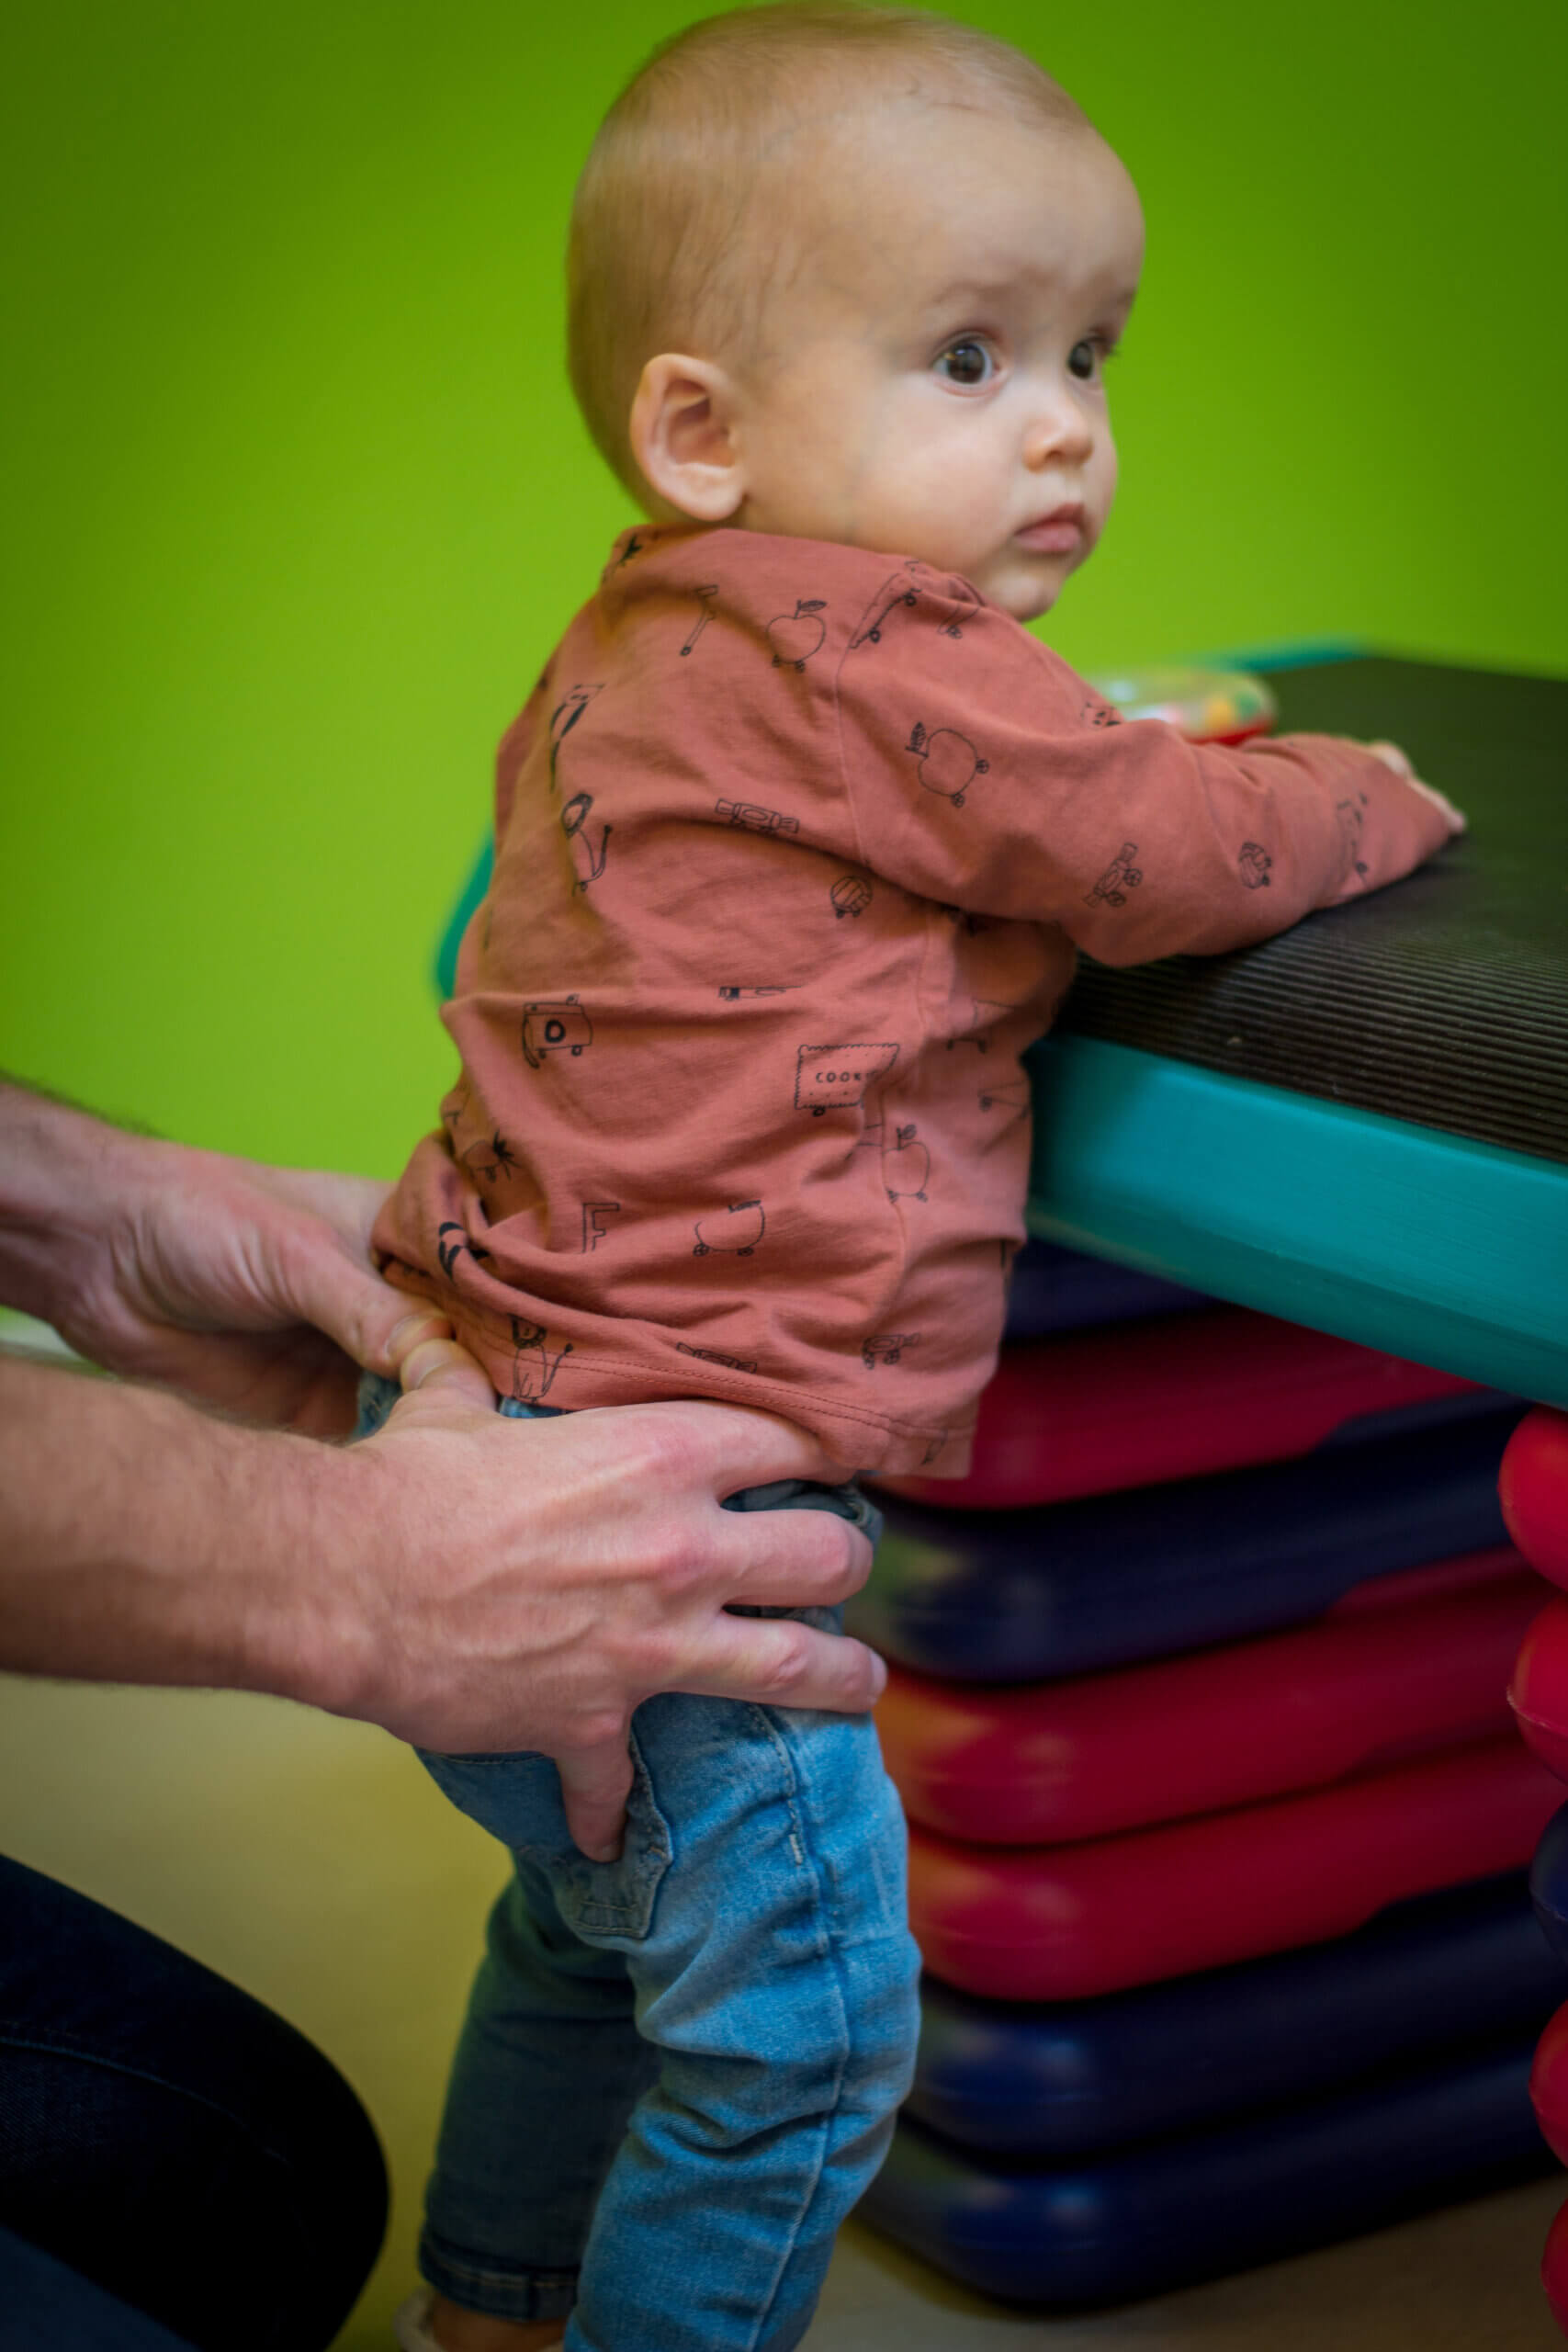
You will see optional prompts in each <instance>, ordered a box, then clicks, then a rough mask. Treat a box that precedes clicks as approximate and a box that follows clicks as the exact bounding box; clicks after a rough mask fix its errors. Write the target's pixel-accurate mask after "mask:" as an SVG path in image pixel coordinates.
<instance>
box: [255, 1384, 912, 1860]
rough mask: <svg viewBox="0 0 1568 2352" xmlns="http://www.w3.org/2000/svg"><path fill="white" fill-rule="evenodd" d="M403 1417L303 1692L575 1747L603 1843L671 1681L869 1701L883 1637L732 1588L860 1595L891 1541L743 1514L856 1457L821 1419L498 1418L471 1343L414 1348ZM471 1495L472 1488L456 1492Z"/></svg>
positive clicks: (564, 1756)
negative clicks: (760, 1607) (758, 1498)
mask: <svg viewBox="0 0 1568 2352" xmlns="http://www.w3.org/2000/svg"><path fill="white" fill-rule="evenodd" d="M403 1377H404V1380H405V1382H406V1383H409V1384H411V1385H412V1384H417V1385H412V1393H410V1394H408V1395H406V1396H405V1397H403V1398H402V1399H401V1401H400V1403H399V1405H398V1406H397V1407H396V1408H395V1409H394V1411H393V1412H392V1414H391V1416H390V1418H389V1420H388V1421H387V1423H386V1425H385V1427H384V1428H383V1429H382V1430H381V1431H380V1432H379V1433H378V1435H377V1436H376V1437H374V1438H371V1439H368V1440H367V1442H365V1443H364V1444H362V1445H359V1446H356V1447H355V1448H354V1449H353V1452H352V1453H351V1454H348V1455H345V1456H344V1457H342V1459H343V1460H344V1465H345V1467H348V1466H352V1468H353V1471H354V1473H355V1477H356V1478H358V1479H359V1480H360V1482H361V1485H362V1491H363V1493H364V1494H365V1495H366V1496H367V1498H368V1499H367V1501H366V1502H364V1503H362V1504H361V1505H360V1506H359V1507H358V1517H359V1521H360V1524H361V1525H362V1526H370V1525H374V1527H375V1529H376V1530H377V1537H376V1541H375V1544H374V1545H373V1547H372V1549H371V1551H370V1554H369V1555H368V1556H367V1559H366V1563H365V1572H364V1575H363V1577H362V1579H361V1581H360V1582H359V1583H358V1585H357V1586H356V1587H355V1589H354V1591H353V1592H352V1593H347V1592H344V1594H343V1595H341V1596H340V1597H341V1598H344V1599H347V1600H350V1602H351V1604H352V1606H351V1610H350V1612H349V1616H348V1622H347V1623H346V1624H345V1625H344V1626H342V1627H341V1628H340V1630H339V1631H338V1632H337V1633H336V1634H335V1635H334V1637H333V1639H332V1641H331V1642H330V1643H329V1644H327V1645H325V1646H324V1647H323V1648H322V1649H321V1652H320V1653H319V1671H320V1673H321V1678H322V1679H321V1680H320V1681H318V1682H314V1683H313V1684H312V1685H311V1686H310V1687H308V1688H307V1689H306V1690H305V1691H302V1692H301V1694H300V1695H304V1696H310V1697H314V1698H315V1699H316V1700H317V1702H318V1703H320V1704H321V1705H324V1706H327V1707H329V1708H331V1709H333V1711H335V1712H337V1713H347V1714H353V1715H360V1716H364V1717H366V1718H367V1719H368V1720H369V1721H371V1722H373V1723H378V1724H383V1725H384V1726H385V1727H386V1728H387V1729H388V1730H389V1731H391V1732H394V1733H396V1735H397V1736H399V1737H400V1738H402V1739H409V1740H412V1741H414V1742H416V1743H417V1744H418V1745H419V1746H421V1747H433V1748H438V1749H443V1750H447V1751H452V1752H463V1751H469V1752H472V1751H476V1750H487V1749H489V1750H495V1749H506V1748H511V1747H517V1746H519V1745H525V1746H526V1747H530V1748H533V1749H536V1750H539V1751H541V1752H543V1753H544V1754H547V1755H549V1756H553V1757H554V1758H555V1759H556V1763H557V1765H558V1769H559V1771H560V1776H561V1787H562V1792H563V1795H564V1797H565V1801H566V1813H567V1820H568V1822H569V1824H570V1828H571V1833H572V1836H573V1838H575V1839H576V1841H577V1843H578V1844H579V1846H581V1848H582V1849H583V1851H584V1852H585V1853H589V1854H592V1855H595V1856H599V1857H607V1856H609V1855H612V1854H614V1853H615V1851H616V1850H618V1847H619V1842H620V1836H621V1828H622V1824H623V1821H624V1817H625V1811H626V1796H627V1792H628V1791H629V1789H630V1786H631V1777H632V1776H631V1762H630V1758H629V1756H628V1753H627V1745H626V1741H627V1732H628V1728H629V1725H630V1722H631V1715H632V1711H633V1709H634V1708H635V1707H636V1706H637V1705H638V1704H639V1702H641V1701H642V1700H643V1699H646V1698H649V1697H650V1696H652V1694H653V1693H654V1692H655V1691H694V1692H699V1693H703V1694H705V1695H707V1696H710V1697H722V1698H733V1699H750V1700H754V1701H758V1702H763V1703H770V1704H773V1705H784V1706H791V1707H813V1708H825V1709H829V1710H833V1711H836V1712H840V1713H860V1712H862V1711H863V1710H864V1709H865V1708H867V1707H869V1706H871V1705H872V1704H873V1703H874V1701H875V1699H876V1698H877V1696H878V1695H879V1693H880V1691H881V1690H882V1687H883V1685H884V1683H885V1681H886V1669H885V1668H884V1667H883V1665H882V1662H881V1660H880V1659H879V1658H878V1657H876V1656H875V1655H874V1652H872V1651H870V1650H868V1649H866V1648H865V1647H863V1645H862V1644H861V1643H859V1642H856V1641H852V1640H850V1639H848V1638H843V1637H839V1636H835V1635H833V1634H822V1633H818V1632H817V1631H815V1630H814V1629H813V1628H812V1627H810V1626H807V1625H802V1624H799V1623H795V1621H793V1620H790V1619H778V1618H754V1617H734V1616H729V1615H727V1614H726V1613H725V1609H726V1603H727V1602H730V1601H741V1602H746V1603H751V1604H755V1603H761V1604H769V1605H773V1606H778V1607H789V1608H800V1607H806V1606H812V1605H816V1606H821V1605H825V1604H829V1603H836V1602H839V1601H842V1600H847V1599H848V1598H849V1596H850V1595H851V1594H852V1592H855V1591H857V1590H858V1589H859V1588H860V1586H861V1585H862V1584H863V1582H864V1581H865V1577H866V1575H867V1572H868V1571H869V1568H870V1565H871V1546H870V1544H868V1542H867V1540H866V1538H865V1536H864V1535H863V1533H862V1532H860V1530H859V1529H857V1528H855V1527H852V1525H851V1524H850V1523H849V1522H848V1521H845V1520H841V1519H839V1518H836V1517H834V1516H833V1515H832V1514H831V1513H829V1512H827V1511H802V1510H794V1511H756V1512H735V1511H726V1510H722V1509H721V1508H720V1504H721V1501H722V1498H724V1497H725V1496H726V1495H729V1494H734V1493H735V1492H736V1491H737V1490H738V1489H739V1487H749V1486H757V1485H761V1484H763V1483H764V1482H766V1481H769V1480H772V1479H774V1478H789V1477H807V1478H810V1477H816V1478H829V1479H833V1478H841V1477H842V1476H843V1475H844V1473H843V1470H842V1468H841V1466H840V1465H836V1464H831V1463H829V1461H828V1460H827V1459H826V1458H825V1456H824V1455H823V1454H822V1453H821V1450H820V1448H819V1447H818V1445H817V1443H816V1442H815V1441H814V1440H813V1439H811V1438H810V1437H808V1436H807V1434H806V1432H805V1431H804V1430H798V1429H795V1428H794V1427H793V1426H791V1425H790V1424H788V1423H785V1422H783V1421H776V1420H773V1419H770V1418H768V1417H767V1416H765V1415H763V1414H760V1413H750V1412H741V1411H738V1410H734V1409H732V1408H728V1407H724V1406H718V1405H712V1404H705V1403H698V1402H687V1403H678V1404H662V1405H631V1406H619V1407H616V1408H606V1409H603V1410H598V1411H588V1412H580V1413H572V1414H569V1415H564V1416H562V1418H561V1419H558V1420H536V1421H525V1420H511V1419H504V1418H502V1417H501V1416H500V1415H498V1414H497V1413H496V1412H495V1410H494V1400H493V1397H492V1395H491V1388H490V1384H489V1382H488V1381H487V1380H486V1378H485V1376H484V1374H483V1373H482V1372H481V1371H480V1370H479V1366H478V1365H477V1364H475V1363H473V1361H472V1359H471V1358H470V1357H468V1356H467V1355H465V1354H464V1352H463V1351H462V1350H461V1349H460V1348H457V1346H456V1345H455V1344H454V1343H452V1342H451V1341H433V1342H431V1343H429V1344H427V1345H426V1346H424V1347H422V1348H419V1349H416V1350H415V1351H414V1352H413V1354H412V1356H411V1357H410V1359H409V1360H408V1363H406V1364H405V1367H404V1374H403ZM456 1498H460V1501H458V1500H457V1499H456Z"/></svg>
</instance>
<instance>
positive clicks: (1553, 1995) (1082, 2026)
mask: <svg viewBox="0 0 1568 2352" xmlns="http://www.w3.org/2000/svg"><path fill="white" fill-rule="evenodd" d="M1565 1978H1568V1972H1565V1970H1564V1965H1563V1962H1562V1960H1561V1959H1560V1958H1559V1957H1558V1955H1557V1954H1556V1953H1555V1952H1554V1951H1552V1949H1551V1945H1550V1944H1549V1943H1548V1941H1547V1939H1546V1937H1545V1936H1544V1935H1543V1934H1542V1932H1541V1929H1540V1923H1539V1922H1538V1920H1537V1919H1536V1917H1535V1915H1534V1913H1533V1911H1532V1910H1531V1908H1530V1901H1529V1887H1528V1884H1527V1883H1526V1878H1525V1874H1524V1872H1523V1871H1513V1872H1511V1873H1509V1874H1508V1875H1507V1876H1506V1877H1501V1878H1489V1879H1483V1880H1480V1881H1478V1882H1477V1883H1474V1884H1472V1885H1470V1886H1464V1887H1460V1888H1458V1889H1455V1890H1452V1891H1449V1892H1445V1893H1443V1894H1435V1895H1423V1896H1421V1897H1419V1898H1418V1899H1417V1900H1416V1901H1415V1902H1411V1903H1401V1904H1396V1905H1393V1907H1392V1908H1390V1909H1389V1910H1387V1911H1384V1912H1382V1913H1381V1914H1380V1915H1379V1916H1378V1917H1376V1918H1375V1919H1373V1920H1372V1921H1371V1924H1370V1926H1368V1927H1365V1928H1359V1929H1357V1930H1356V1932H1355V1933H1354V1934H1352V1935H1348V1936H1338V1937H1336V1938H1334V1939H1332V1940H1331V1941H1329V1942H1326V1943H1318V1944H1311V1945H1308V1946H1307V1947H1306V1948H1305V1949H1304V1950H1303V1951H1290V1952H1282V1953H1279V1954H1276V1955H1275V1956H1273V1957H1271V1958H1269V1959H1266V1960H1253V1961H1246V1962H1241V1963H1240V1964H1239V1965H1238V1966H1236V1967H1233V1968H1224V1969H1215V1970H1211V1971H1208V1972H1206V1973H1202V1974H1201V1975H1195V1976H1180V1977H1176V1978H1173V1979H1170V1980H1168V1982H1166V1983H1163V1984H1159V1985H1140V1986H1138V1987H1136V1988H1135V1989H1134V1990H1133V1991H1130V1992H1125V1993H1110V1994H1106V1995H1105V1996H1102V1997H1101V1998H1100V1999H1098V2000H1086V2001H1066V2002H1041V2003H1025V2002H1014V2001H987V2000H982V1999H978V1998H976V1996H974V1995H972V1994H967V1993H960V1992H957V1991H955V1990H954V1988H953V1986H952V1985H942V1984H939V1983H938V1982H937V1980H936V1979H935V1978H934V1977H930V1976H928V1977H927V1978H926V1980H925V1983H924V1985H923V1986H922V1987H921V1995H920V2012H921V2014H920V2047H919V2058H918V2060H917V2063H916V2068H915V2083H914V2088H913V2089H912V2090H911V2092H910V2094H909V2098H908V2103H907V2105H906V2108H905V2110H904V2112H905V2113H906V2114H907V2115H910V2116H913V2117H915V2118H916V2120H918V2121H919V2122H920V2123H923V2124H925V2125H926V2126H927V2127H928V2128H929V2129H930V2130H931V2131H937V2132H940V2133H942V2135H943V2136H944V2137H945V2138H947V2139H950V2140H955V2141H957V2142H959V2143H961V2144H963V2145H964V2146H967V2147H973V2148H979V2149H984V2150H987V2151H988V2152H990V2153H991V2154H997V2155H1006V2154H1013V2155H1033V2156H1037V2157H1042V2158H1049V2159H1052V2160H1054V2161H1060V2160H1061V2159H1063V2158H1065V2157H1069V2156H1077V2155H1082V2154H1085V2153H1088V2152H1092V2151H1095V2150H1099V2149H1104V2148H1112V2147H1122V2146H1125V2145H1127V2144H1128V2143H1133V2142H1135V2141H1139V2140H1149V2139H1153V2138H1155V2137H1156V2136H1163V2135H1164V2134H1165V2133H1167V2132H1171V2131H1190V2130H1197V2129H1201V2128H1205V2127H1207V2126H1209V2125H1211V2124H1214V2123H1218V2122H1220V2121H1222V2120H1224V2118H1225V2117H1227V2116H1231V2115H1238V2114H1242V2113H1244V2112H1247V2111H1249V2110H1254V2109H1260V2108H1264V2107H1269V2106H1275V2107H1278V2106H1280V2105H1283V2104H1284V2103H1286V2102H1287V2101H1292V2100H1301V2099H1310V2098H1316V2097H1318V2096H1319V2095H1320V2094H1321V2093H1322V2092H1324V2091H1327V2090H1334V2089H1337V2088H1339V2087H1341V2086H1346V2087H1348V2086H1349V2085H1350V2084H1352V2083H1355V2082H1360V2081H1364V2080H1366V2079H1368V2078H1370V2077H1371V2076H1373V2075H1377V2074H1378V2073H1380V2072H1381V2071H1382V2070H1383V2069H1384V2068H1386V2067H1390V2066H1394V2065H1414V2064H1417V2063H1427V2062H1428V2061H1430V2062H1434V2063H1435V2062H1438V2061H1439V2060H1447V2059H1448V2058H1450V2057H1451V2055H1452V2052H1453V2049H1454V2045H1455V2042H1456V2041H1459V2040H1461V2039H1463V2040H1465V2041H1470V2042H1472V2043H1474V2042H1477V2041H1481V2040H1483V2038H1487V2037H1491V2036H1494V2035H1504V2034H1507V2035H1523V2034H1525V2033H1527V2032H1529V2031H1532V2030H1539V2028H1540V2024H1541V2021H1542V2020H1543V2019H1544V2018H1547V2017H1548V2016H1549V2015H1550V2013H1551V2010H1552V2009H1553V2007H1555V2006H1556V2004H1557V2003H1558V2002H1559V2001H1561V2000H1562V1996H1563V1994H1564V1992H1565V1991H1568V1981H1565Z"/></svg>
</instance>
